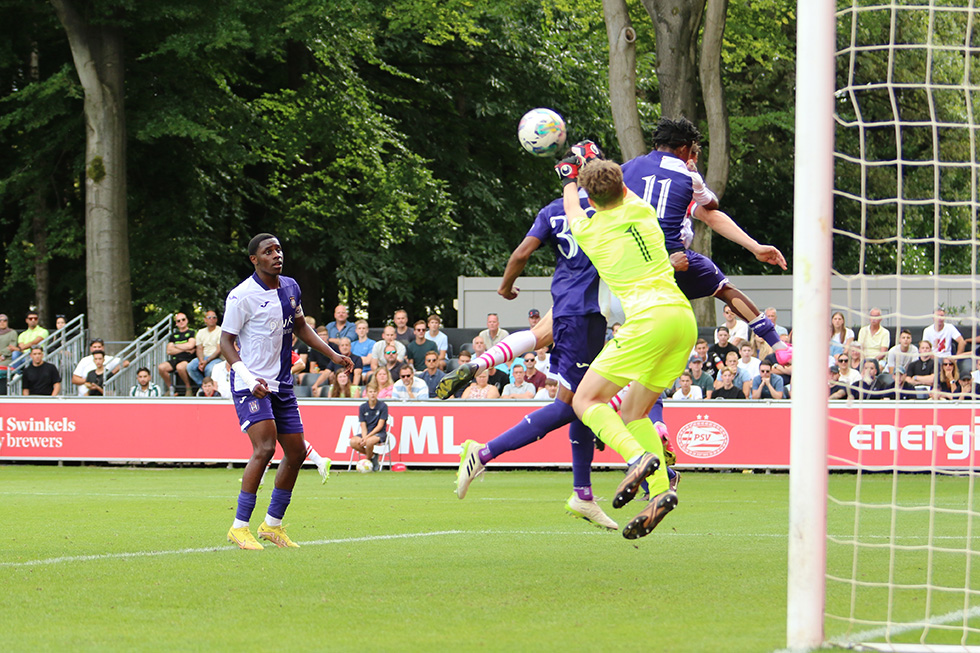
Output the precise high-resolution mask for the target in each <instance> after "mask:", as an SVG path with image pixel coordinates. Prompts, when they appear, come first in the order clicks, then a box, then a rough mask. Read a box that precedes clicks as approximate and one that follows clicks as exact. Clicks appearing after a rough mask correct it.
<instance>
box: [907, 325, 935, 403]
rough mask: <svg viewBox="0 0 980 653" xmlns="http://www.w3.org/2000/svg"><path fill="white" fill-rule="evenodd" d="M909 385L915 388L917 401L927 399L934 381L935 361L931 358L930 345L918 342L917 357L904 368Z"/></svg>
mask: <svg viewBox="0 0 980 653" xmlns="http://www.w3.org/2000/svg"><path fill="white" fill-rule="evenodd" d="M905 371H906V372H907V373H908V380H909V383H911V384H912V385H914V386H915V389H916V390H917V391H918V393H919V397H918V398H919V399H925V398H927V397H928V394H929V392H930V391H931V390H932V389H933V386H934V384H935V381H936V359H935V358H933V356H932V343H931V342H929V341H928V340H920V341H919V357H918V358H917V359H916V360H914V361H912V362H911V363H909V364H908V365H906V366H905Z"/></svg>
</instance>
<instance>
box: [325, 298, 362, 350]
mask: <svg viewBox="0 0 980 653" xmlns="http://www.w3.org/2000/svg"><path fill="white" fill-rule="evenodd" d="M348 315H350V313H349V312H348V310H347V307H346V306H344V305H343V304H337V306H336V307H335V308H334V309H333V322H327V336H328V337H329V342H330V343H331V344H332V345H334V346H336V345H339V344H340V339H341V338H347V339H348V340H350V341H352V342H353V341H354V340H357V328H356V325H354V324H352V323H350V322H348V321H347V317H348Z"/></svg>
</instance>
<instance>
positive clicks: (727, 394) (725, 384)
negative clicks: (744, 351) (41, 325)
mask: <svg viewBox="0 0 980 653" xmlns="http://www.w3.org/2000/svg"><path fill="white" fill-rule="evenodd" d="M734 380H735V373H734V372H732V370H731V368H728V367H723V368H722V369H721V387H720V388H716V389H715V390H714V391H713V392H712V393H711V398H712V399H745V395H744V394H743V393H742V389H741V388H737V387H735V384H734Z"/></svg>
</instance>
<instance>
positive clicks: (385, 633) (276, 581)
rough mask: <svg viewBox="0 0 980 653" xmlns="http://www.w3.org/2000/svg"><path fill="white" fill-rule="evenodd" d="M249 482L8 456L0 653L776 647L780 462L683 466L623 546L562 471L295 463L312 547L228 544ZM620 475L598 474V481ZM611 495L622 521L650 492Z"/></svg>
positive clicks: (302, 529) (0, 480)
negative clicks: (672, 491)
mask: <svg viewBox="0 0 980 653" xmlns="http://www.w3.org/2000/svg"><path fill="white" fill-rule="evenodd" d="M240 476H241V470H240V469H235V470H227V469H216V468H206V469H201V468H197V469H145V468H140V469H126V468H115V467H83V468H79V467H65V468H56V467H30V466H20V465H17V466H4V467H0V505H3V506H4V509H3V517H4V519H3V523H4V524H5V526H6V528H5V534H4V546H3V547H0V579H2V581H3V582H2V587H3V591H2V592H0V615H2V616H3V619H2V621H3V645H4V648H5V650H11V651H13V650H28V649H29V650H32V651H33V650H78V649H109V650H161V649H171V650H189V649H190V650H207V651H212V650H237V649H247V650H255V649H258V648H259V647H263V648H276V649H283V650H288V649H295V650H327V649H332V650H344V649H352V648H355V647H358V648H364V649H368V650H392V649H397V650H440V649H445V648H448V647H454V648H456V649H458V650H475V649H479V650H507V651H513V650H563V651H566V650H567V651H598V650H610V651H616V650H624V649H648V650H656V651H771V650H775V649H779V648H781V647H783V646H784V645H785V620H786V607H785V606H786V547H787V538H786V531H787V493H788V477H787V476H786V475H772V476H770V475H760V474H756V475H742V474H696V473H685V474H684V480H683V482H682V483H681V487H680V494H681V503H680V506H679V508H678V510H676V511H675V512H674V513H673V514H671V515H670V516H668V517H667V519H666V520H665V521H664V522H663V523H662V524H661V526H660V527H659V528H658V530H657V531H656V532H654V533H653V534H651V535H650V536H648V537H646V538H643V539H641V540H637V541H635V542H630V541H627V540H625V539H623V537H622V536H621V535H619V534H618V533H607V532H604V531H599V530H597V529H595V528H593V527H591V526H589V525H588V524H586V523H584V522H581V521H579V520H574V519H570V518H568V517H566V516H565V514H564V511H563V509H562V507H563V501H564V499H565V498H566V497H567V496H568V494H569V492H570V490H569V487H570V481H571V476H570V474H569V473H567V472H524V471H519V472H490V473H488V474H487V478H486V481H485V482H482V481H477V482H476V483H474V485H473V486H472V487H471V489H470V493H469V496H468V497H467V498H466V500H464V501H459V500H458V499H456V497H455V495H454V494H453V491H452V488H453V472H451V471H448V470H447V471H409V472H406V473H402V474H396V473H390V472H385V473H382V474H371V475H361V474H356V473H351V474H336V473H335V474H334V475H333V477H332V478H331V479H330V481H328V483H327V485H326V486H320V484H319V477H318V476H317V475H316V473H315V471H310V470H304V472H303V473H302V474H301V475H300V479H299V482H298V483H297V487H296V490H295V492H294V499H293V503H292V505H291V506H290V509H289V511H288V512H287V514H286V524H287V526H288V527H289V533H290V535H291V536H292V537H293V539H294V540H296V541H297V542H299V543H300V544H302V545H303V546H302V548H300V549H293V550H279V549H275V548H274V547H272V548H267V549H266V550H265V551H259V552H249V551H239V550H238V549H236V548H233V547H232V546H231V545H230V544H228V543H226V542H225V533H226V532H227V529H228V527H229V525H230V524H231V520H232V518H233V514H234V505H235V498H236V496H237V492H238V487H239V478H240ZM621 478H622V475H621V474H620V473H616V472H603V473H596V474H595V475H594V483H595V488H596V491H597V495H599V496H600V497H603V496H605V497H610V496H611V495H612V490H613V489H614V487H615V485H616V483H618V482H619V480H620V479H621ZM847 479H850V480H849V481H848V482H849V483H850V484H851V485H853V477H846V476H845V477H843V479H842V480H847ZM837 482H838V481H837V480H835V481H832V483H837ZM872 484H873V483H867V482H866V484H865V489H864V492H865V498H867V496H868V495H867V493H869V492H871V490H870V489H869V485H872ZM881 485H882V488H883V489H882V492H883V493H884V494H885V495H886V496H887V493H888V487H889V486H888V485H887V484H885V483H882V484H881ZM268 497H269V487H268V486H267V487H266V488H265V489H264V490H262V491H260V495H259V503H258V505H257V507H256V512H255V516H254V517H253V529H254V527H255V526H257V525H258V523H259V522H260V521H261V518H262V516H263V515H264V513H265V508H266V507H267V505H268ZM600 503H601V504H602V505H603V507H604V508H605V509H606V511H607V512H608V513H609V514H610V516H612V517H613V518H614V519H616V520H617V521H619V522H620V523H621V524H625V522H626V521H627V520H628V519H629V518H631V517H632V516H633V515H634V514H635V513H636V512H638V511H639V510H640V509H641V507H642V505H643V504H640V503H639V502H636V503H634V504H630V505H629V506H627V507H626V508H625V509H623V510H618V511H616V510H612V509H611V507H610V506H609V502H608V501H607V500H601V501H600ZM852 521H853V520H852ZM848 524H849V522H848V521H847V519H846V518H842V520H841V524H836V525H837V526H841V525H843V526H847V525H848ZM832 525H834V522H833V521H832ZM886 525H887V524H886ZM843 526H842V527H843ZM845 532H847V531H845ZM886 532H887V530H886ZM136 554H143V555H136ZM833 555H836V554H833ZM839 557H840V560H844V559H845V558H847V559H848V560H849V558H848V557H847V556H846V555H843V554H841V555H840V556H839ZM832 562H833V561H832ZM961 603H962V602H961ZM833 628H836V629H837V630H838V631H840V630H842V629H843V627H842V626H841V625H839V624H836V625H835V624H830V625H829V630H828V634H829V635H833V634H834V631H833V630H832V629H833Z"/></svg>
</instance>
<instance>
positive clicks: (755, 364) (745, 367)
mask: <svg viewBox="0 0 980 653" xmlns="http://www.w3.org/2000/svg"><path fill="white" fill-rule="evenodd" d="M738 353H739V354H741V356H740V357H739V359H738V367H739V369H740V370H742V371H743V372H745V373H746V374H748V375H749V379H754V378H755V377H757V376H759V364H760V363H761V362H762V361H760V360H759V359H758V358H756V357H755V356H753V355H752V345H751V343H748V342H743V343H742V345H741V346H740V347H739V348H738Z"/></svg>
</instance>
